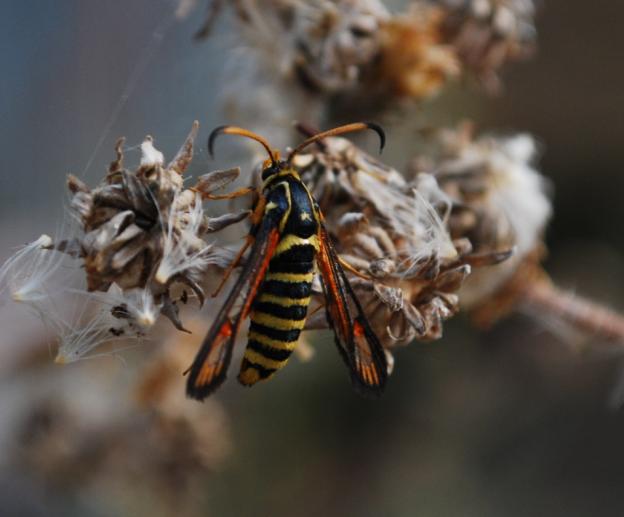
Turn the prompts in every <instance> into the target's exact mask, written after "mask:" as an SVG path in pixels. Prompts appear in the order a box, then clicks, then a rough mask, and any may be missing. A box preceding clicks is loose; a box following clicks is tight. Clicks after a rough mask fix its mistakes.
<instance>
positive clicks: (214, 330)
mask: <svg viewBox="0 0 624 517" xmlns="http://www.w3.org/2000/svg"><path fill="white" fill-rule="evenodd" d="M278 222H279V217H275V216H274V215H270V214H267V215H265V216H264V218H263V219H262V222H261V223H260V226H259V228H258V231H257V232H256V235H255V241H254V244H253V246H252V248H251V251H250V253H249V258H248V260H247V262H246V263H245V266H244V267H243V270H242V272H241V274H240V276H239V277H238V279H237V280H236V284H234V286H233V287H232V290H231V291H230V294H229V295H228V297H227V299H226V300H225V303H224V304H223V306H222V307H221V310H220V311H219V313H218V314H217V317H216V318H215V320H214V323H213V324H212V327H211V328H210V330H209V331H208V334H206V337H205V338H204V341H203V343H202V345H201V348H200V349H199V352H198V353H197V355H196V356H195V359H194V361H193V364H192V365H191V367H190V368H189V369H188V371H189V372H190V373H189V377H188V380H187V384H186V394H187V396H188V397H190V398H193V399H196V400H204V399H205V398H206V397H207V396H208V395H210V394H211V393H212V392H214V391H215V390H216V389H217V388H218V387H219V386H220V385H221V384H222V383H223V381H224V380H225V377H226V374H227V369H228V366H229V364H230V360H231V359H232V350H233V348H234V343H235V341H236V336H237V334H238V332H239V330H240V327H241V324H242V322H243V320H244V319H245V318H246V317H247V315H248V314H249V310H250V307H251V303H252V302H253V299H254V297H255V295H256V292H257V290H258V287H259V286H260V284H261V283H262V279H263V278H264V275H265V273H266V270H267V268H268V266H269V261H270V260H271V257H272V256H273V253H274V251H275V248H276V247H277V243H278V242H279V238H280V236H279V231H278V229H277V225H278ZM247 283H249V288H248V290H247V293H246V295H245V299H244V302H243V308H242V309H241V311H240V312H239V314H238V315H237V316H236V319H235V321H234V323H233V322H232V319H231V318H230V312H231V311H232V307H233V306H234V303H235V302H236V299H237V298H238V295H239V294H240V292H241V291H242V290H243V289H244V288H245V285H246V284H247Z"/></svg>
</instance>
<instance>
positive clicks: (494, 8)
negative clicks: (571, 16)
mask: <svg viewBox="0 0 624 517" xmlns="http://www.w3.org/2000/svg"><path fill="white" fill-rule="evenodd" d="M436 3H437V4H438V5H439V6H441V7H442V8H443V9H444V11H445V15H444V21H443V24H442V34H443V40H444V41H445V42H446V43H448V44H449V45H452V47H453V48H454V50H455V53H456V55H457V57H458V58H459V60H460V62H461V64H462V67H463V68H465V69H466V70H468V71H470V72H472V73H473V74H475V75H476V77H477V78H478V79H479V80H480V81H481V82H482V83H483V84H484V85H485V87H486V88H487V89H488V90H490V91H494V92H496V91H498V90H499V89H500V78H499V75H498V72H499V69H500V68H501V66H502V65H503V64H505V63H506V62H508V61H515V60H518V59H526V58H527V57H529V56H531V55H532V54H533V52H534V50H535V39H536V29H535V25H534V17H535V4H534V1H533V0H436Z"/></svg>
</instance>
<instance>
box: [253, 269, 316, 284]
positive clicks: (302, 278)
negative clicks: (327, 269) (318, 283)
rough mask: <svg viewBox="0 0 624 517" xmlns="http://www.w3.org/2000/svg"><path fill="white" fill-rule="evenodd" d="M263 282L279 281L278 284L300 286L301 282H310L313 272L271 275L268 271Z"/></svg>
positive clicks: (275, 273) (276, 273)
mask: <svg viewBox="0 0 624 517" xmlns="http://www.w3.org/2000/svg"><path fill="white" fill-rule="evenodd" d="M264 279H265V280H279V281H280V282H289V283H291V284H300V283H301V282H312V280H313V279H314V272H310V273H278V272H274V273H272V272H271V271H269V272H268V273H267V274H266V276H265V277H264Z"/></svg>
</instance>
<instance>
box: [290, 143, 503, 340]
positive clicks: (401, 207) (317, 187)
mask: <svg viewBox="0 0 624 517" xmlns="http://www.w3.org/2000/svg"><path fill="white" fill-rule="evenodd" d="M295 165H297V166H298V167H299V168H300V170H301V174H302V179H304V181H306V182H307V183H308V184H309V185H311V188H312V191H313V193H314V194H315V196H316V198H317V199H318V200H319V203H320V206H321V209H322V210H323V211H324V213H325V217H326V225H327V227H328V230H329V231H330V233H331V234H332V235H333V237H334V238H335V242H336V245H337V248H338V251H339V253H340V254H341V257H342V259H343V260H345V261H346V263H348V264H350V265H351V266H352V268H354V269H356V270H357V271H358V272H359V273H358V274H357V275H355V277H352V285H353V287H354V288H355V289H356V291H357V292H358V296H360V297H361V298H360V299H361V301H362V302H363V306H364V307H365V311H366V314H367V316H368V318H369V320H370V322H371V324H372V326H373V329H374V330H375V331H376V333H377V335H378V336H379V337H380V339H381V340H382V343H383V344H384V345H385V346H386V347H391V346H393V345H395V344H397V343H398V344H400V343H403V344H405V343H409V342H411V341H412V340H413V339H421V340H431V339H438V338H440V337H441V335H442V323H443V321H444V320H446V319H448V318H450V317H451V316H453V315H454V314H455V313H456V312H457V311H458V296H457V291H458V289H459V288H460V286H461V285H462V283H463V282H464V279H465V278H466V277H467V276H468V275H469V274H470V272H471V261H472V260H473V258H474V257H473V255H471V248H470V246H469V245H467V243H466V242H465V241H461V240H460V241H453V240H452V239H451V236H450V234H449V232H448V228H447V221H446V218H447V216H448V214H449V211H450V209H451V205H450V199H449V198H448V196H446V195H445V193H444V192H443V191H441V190H440V188H439V187H438V185H437V183H436V181H435V179H434V178H433V176H431V175H424V174H423V175H420V176H419V177H418V178H416V180H415V181H414V182H412V183H408V182H407V181H406V180H405V179H404V178H403V176H401V174H399V173H398V172H397V171H396V170H394V169H392V168H390V167H387V166H385V165H383V164H382V163H380V162H379V161H377V160H375V159H374V158H372V157H370V156H369V155H367V154H366V153H364V152H362V151H361V150H360V149H358V148H357V147H356V146H355V145H353V144H351V143H350V142H348V141H347V140H345V139H341V138H328V139H325V140H323V142H322V145H321V146H320V147H319V149H317V150H312V151H311V152H310V153H309V154H305V155H300V156H297V157H296V158H295ZM503 258H505V257H497V258H496V260H501V259H503ZM475 263H476V264H477V265H480V262H478V261H475ZM358 276H359V277H358ZM309 325H310V326H322V320H321V318H320V316H319V317H316V318H315V317H313V318H312V319H311V321H310V322H309Z"/></svg>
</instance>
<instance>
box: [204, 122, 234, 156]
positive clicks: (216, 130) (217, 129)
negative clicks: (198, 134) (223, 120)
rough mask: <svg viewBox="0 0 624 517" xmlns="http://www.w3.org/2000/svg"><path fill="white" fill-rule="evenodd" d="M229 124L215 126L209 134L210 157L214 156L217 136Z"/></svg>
mask: <svg viewBox="0 0 624 517" xmlns="http://www.w3.org/2000/svg"><path fill="white" fill-rule="evenodd" d="M228 127H229V126H218V127H215V128H214V129H213V130H212V131H211V132H210V135H209V136H208V154H209V155H210V158H214V143H215V140H216V139H217V137H218V136H219V135H220V134H221V133H223V131H225V130H226V129H227V128H228Z"/></svg>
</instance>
